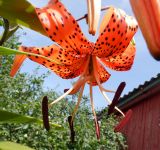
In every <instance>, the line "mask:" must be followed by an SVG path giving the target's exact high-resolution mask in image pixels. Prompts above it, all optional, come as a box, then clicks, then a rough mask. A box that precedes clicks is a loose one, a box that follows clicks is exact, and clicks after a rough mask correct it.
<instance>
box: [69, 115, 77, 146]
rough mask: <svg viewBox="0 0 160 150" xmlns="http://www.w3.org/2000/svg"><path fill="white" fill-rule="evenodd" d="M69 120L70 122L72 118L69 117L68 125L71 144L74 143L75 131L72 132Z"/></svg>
mask: <svg viewBox="0 0 160 150" xmlns="http://www.w3.org/2000/svg"><path fill="white" fill-rule="evenodd" d="M71 120H72V116H69V117H68V123H69V128H70V139H71V142H72V143H74V137H75V131H74V126H73V122H72V121H71Z"/></svg>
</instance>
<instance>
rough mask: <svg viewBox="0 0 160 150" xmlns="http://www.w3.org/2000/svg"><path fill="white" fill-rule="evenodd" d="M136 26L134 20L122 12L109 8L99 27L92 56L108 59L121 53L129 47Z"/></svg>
mask: <svg viewBox="0 0 160 150" xmlns="http://www.w3.org/2000/svg"><path fill="white" fill-rule="evenodd" d="M137 28H138V26H137V22H136V20H135V19H134V18H132V17H130V16H127V15H126V14H125V12H124V11H122V10H120V9H116V8H113V7H111V8H109V10H108V11H107V13H106V15H105V16H104V18H103V20H102V23H101V25H100V36H99V38H98V39H97V41H96V43H95V48H94V50H93V55H97V56H98V57H108V56H110V55H112V54H114V53H115V52H116V53H117V52H119V53H122V52H123V51H124V50H125V49H126V48H127V47H128V45H129V43H130V41H131V39H132V38H133V36H134V34H135V33H136V30H137Z"/></svg>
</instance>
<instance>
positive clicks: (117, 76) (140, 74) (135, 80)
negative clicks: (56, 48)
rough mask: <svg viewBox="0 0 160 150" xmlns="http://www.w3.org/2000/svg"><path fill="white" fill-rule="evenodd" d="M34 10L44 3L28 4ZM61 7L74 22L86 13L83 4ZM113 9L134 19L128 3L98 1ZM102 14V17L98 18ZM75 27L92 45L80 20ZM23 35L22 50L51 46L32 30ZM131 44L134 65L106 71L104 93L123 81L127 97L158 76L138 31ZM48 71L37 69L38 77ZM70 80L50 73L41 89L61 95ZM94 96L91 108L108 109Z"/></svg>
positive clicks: (68, 2)
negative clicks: (126, 68) (29, 47)
mask: <svg viewBox="0 0 160 150" xmlns="http://www.w3.org/2000/svg"><path fill="white" fill-rule="evenodd" d="M28 1H29V2H31V3H32V4H33V5H34V6H36V7H42V6H45V4H47V2H48V0H38V1H37V0H28ZM62 3H63V4H64V5H65V6H66V8H67V9H68V10H69V11H70V12H71V13H72V15H73V16H74V17H75V18H76V19H77V18H79V17H81V16H83V15H84V14H86V12H87V5H86V0H62ZM111 5H112V6H115V7H117V8H121V9H123V10H124V11H125V12H126V13H127V14H129V15H134V14H133V12H132V9H131V7H130V4H129V0H114V1H113V0H102V7H104V6H111ZM104 13H105V12H103V13H102V16H103V14H104ZM79 25H80V27H81V29H82V31H83V33H84V34H85V36H86V37H87V38H88V39H89V40H90V41H92V42H95V41H96V39H97V37H98V33H97V34H96V36H92V35H89V34H88V26H87V24H86V22H85V20H82V21H80V22H79ZM23 32H25V33H26V35H23V36H21V38H20V40H21V41H22V45H25V46H37V47H40V46H46V45H51V44H53V42H52V41H51V40H50V39H49V38H47V37H45V36H42V35H41V34H39V33H36V32H34V31H32V30H29V29H26V28H24V29H23ZM135 41H136V49H137V51H136V56H135V61H134V64H133V66H132V68H131V70H129V71H125V72H118V71H113V70H111V69H109V68H106V69H107V71H108V72H109V73H110V74H111V77H110V79H109V80H108V81H107V82H106V83H104V84H103V86H104V87H105V88H107V89H111V90H116V88H117V87H118V85H119V84H120V83H121V82H123V81H125V82H126V87H125V90H124V91H123V93H122V96H123V95H124V94H128V92H130V91H132V90H133V89H134V88H136V87H138V86H139V85H140V84H143V83H144V82H145V81H148V80H150V79H151V78H152V77H156V75H157V74H158V73H159V72H160V67H159V65H160V61H159V62H158V61H156V60H155V59H154V58H153V57H152V56H151V55H150V53H149V50H148V48H147V46H146V43H145V41H144V39H143V36H142V33H141V31H140V29H139V30H138V32H137V33H136V35H135ZM37 66H38V65H37V64H36V63H35V62H32V61H30V60H29V59H28V60H26V61H25V63H24V65H23V66H22V68H21V71H22V72H30V73H32V72H33V70H34V69H35V68H36V67H37ZM46 71H48V69H46V68H45V67H43V66H41V67H40V73H45V72H46ZM76 80H77V78H76V79H74V80H64V79H61V78H60V77H58V76H56V75H55V74H54V73H51V75H50V76H49V77H48V78H47V79H46V80H45V84H44V87H45V88H47V87H49V88H51V89H54V90H55V91H57V92H61V93H63V90H64V89H66V88H70V87H71V82H73V81H76ZM93 93H94V103H95V107H96V108H97V109H101V108H104V107H106V106H107V105H108V103H106V100H105V99H104V98H103V96H102V94H101V93H100V91H99V90H98V88H97V87H95V88H94V90H93ZM84 94H85V95H89V87H88V86H86V87H85V93H84ZM107 95H108V96H109V97H110V99H112V98H113V96H114V95H113V94H110V93H107Z"/></svg>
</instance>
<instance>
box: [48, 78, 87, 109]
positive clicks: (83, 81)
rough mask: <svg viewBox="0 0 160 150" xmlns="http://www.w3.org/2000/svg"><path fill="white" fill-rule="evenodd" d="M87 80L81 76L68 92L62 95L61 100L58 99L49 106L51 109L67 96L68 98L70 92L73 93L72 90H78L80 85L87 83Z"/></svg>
mask: <svg viewBox="0 0 160 150" xmlns="http://www.w3.org/2000/svg"><path fill="white" fill-rule="evenodd" d="M85 82H86V81H85V78H84V76H81V77H80V78H79V79H78V81H77V82H76V83H75V84H74V85H73V86H72V87H71V88H70V89H69V90H68V91H67V92H65V93H64V94H63V95H61V96H60V97H59V98H57V99H56V100H54V101H53V102H52V103H50V104H49V108H50V107H51V106H52V105H53V104H55V103H57V102H59V101H60V100H61V99H63V98H64V97H65V96H67V95H68V94H70V92H72V90H74V89H77V87H79V85H81V84H82V83H85Z"/></svg>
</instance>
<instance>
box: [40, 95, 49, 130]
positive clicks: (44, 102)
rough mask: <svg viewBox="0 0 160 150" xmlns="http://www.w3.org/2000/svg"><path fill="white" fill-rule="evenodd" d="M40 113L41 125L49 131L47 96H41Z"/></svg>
mask: <svg viewBox="0 0 160 150" xmlns="http://www.w3.org/2000/svg"><path fill="white" fill-rule="evenodd" d="M42 115H43V125H44V127H45V129H46V130H47V131H49V129H50V126H49V118H48V98H47V96H44V97H43V100H42Z"/></svg>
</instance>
